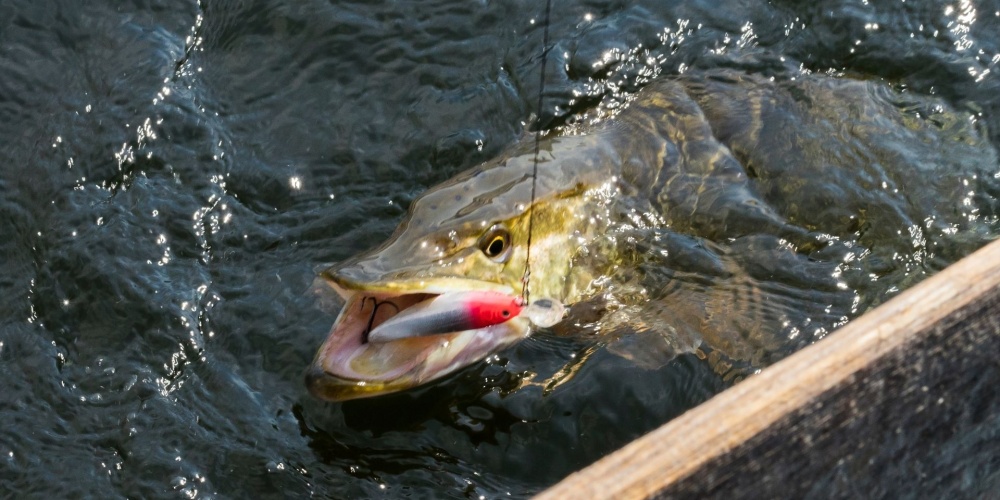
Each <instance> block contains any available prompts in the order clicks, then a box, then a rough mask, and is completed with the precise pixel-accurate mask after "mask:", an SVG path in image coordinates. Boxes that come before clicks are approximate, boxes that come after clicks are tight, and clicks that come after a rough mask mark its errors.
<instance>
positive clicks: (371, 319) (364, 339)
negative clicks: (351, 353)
mask: <svg viewBox="0 0 1000 500" xmlns="http://www.w3.org/2000/svg"><path fill="white" fill-rule="evenodd" d="M368 299H372V315H371V316H370V317H369V318H368V326H366V327H365V331H364V333H362V334H361V343H362V344H367V343H368V334H370V333H371V332H372V325H373V324H375V313H377V312H378V308H379V307H382V306H384V305H386V304H389V305H390V306H392V308H393V309H395V310H396V314H399V306H397V305H396V303H395V302H390V301H389V300H383V301H382V302H379V301H378V300H377V299H376V298H375V297H365V298H364V300H362V301H361V310H362V311H364V310H365V302H368Z"/></svg>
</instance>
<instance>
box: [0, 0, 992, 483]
mask: <svg viewBox="0 0 1000 500" xmlns="http://www.w3.org/2000/svg"><path fill="white" fill-rule="evenodd" d="M542 12H543V6H542V5H541V4H540V3H539V2H533V1H532V2H528V1H521V2H494V3H488V2H466V1H456V0H451V1H444V0H433V1H427V0H413V1H408V2H407V1H403V2H381V3H363V2H357V3H341V2H335V3H325V2H311V1H284V2H266V1H264V2H257V3H254V4H251V3H250V2H236V1H230V2H217V3H204V4H199V3H196V2H155V1H145V2H142V1H140V2H132V3H127V4H126V3H121V2H90V3H88V4H87V5H85V6H84V5H76V4H74V3H71V2H16V1H10V0H7V1H2V2H0V159H2V163H0V193H2V194H0V235H2V236H3V238H2V239H0V256H2V258H0V290H2V291H3V293H2V295H0V318H3V319H2V320H0V379H2V380H3V390H2V391H0V412H2V413H0V414H2V415H3V418H4V422H3V424H4V425H3V426H0V494H4V495H15V494H16V495H18V496H25V495H30V496H35V497H42V496H57V497H74V496H80V495H89V496H96V497H112V496H130V497H176V496H187V497H195V496H197V497H202V496H226V497H247V496H255V497H259V496H265V497H266V496H291V497H304V496H307V495H315V496H320V497H334V498H343V497H356V496H379V495H385V496H390V497H406V496H410V497H421V498H422V497H427V496H440V497H462V496H468V497H478V496H485V497H491V498H492V497H507V496H508V494H509V495H510V496H513V497H521V496H525V495H528V494H530V493H532V492H536V491H539V490H540V489H542V488H544V487H545V486H547V485H549V484H552V483H553V482H555V481H557V480H559V479H561V478H562V477H564V476H565V475H567V474H568V473H569V472H571V471H573V470H576V469H578V468H580V467H582V466H585V465H586V464H588V463H590V462H592V461H594V460H596V459H597V458H599V457H600V456H603V455H604V454H606V453H608V452H610V451H612V450H614V449H617V448H618V447H620V446H621V445H623V444H625V443H627V442H628V441H630V440H631V439H634V438H635V437H638V436H639V435H641V434H643V433H644V432H645V431H648V430H649V429H652V428H654V427H656V426H657V425H659V424H661V423H663V422H665V421H667V420H669V419H670V418H672V417H674V416H676V415H678V414H680V413H682V412H683V411H684V410H685V409H687V408H690V407H692V406H694V405H696V404H697V403H699V402H701V401H703V400H705V399H706V398H708V397H710V396H711V395H712V394H714V393H716V392H718V391H719V390H722V389H723V388H724V387H725V382H723V381H722V380H720V379H719V377H717V376H716V375H714V374H713V373H712V372H711V370H710V369H709V368H708V367H707V366H706V364H705V363H703V362H701V361H699V360H697V359H696V358H694V357H693V356H682V357H680V358H678V359H677V360H675V361H673V362H671V363H669V364H667V365H665V366H662V367H659V368H656V369H652V370H651V369H648V368H643V367H641V366H637V365H635V364H633V363H630V362H628V361H626V360H624V359H622V358H621V357H619V356H616V355H614V354H611V353H609V352H607V351H605V350H596V351H593V352H591V351H589V350H588V349H587V345H586V344H581V343H580V342H578V341H575V340H572V339H570V338H563V337H559V336H554V335H546V336H541V337H538V338H533V339H530V340H529V341H527V342H524V343H522V344H520V345H519V346H517V347H515V348H513V349H511V350H510V351H508V352H505V353H502V355H501V356H500V357H498V358H496V359H493V360H491V362H489V363H481V364H479V365H476V366H474V367H471V368H469V369H467V370H465V371H463V372H461V373H459V374H457V375H455V376H453V377H450V378H448V379H446V380H444V381H442V382H440V383H436V384H432V385H431V386H429V387H426V388H423V389H419V390H416V391H413V392H409V393H405V394H400V395H395V396H389V397H386V398H380V399H375V400H369V401H356V402H350V403H346V404H328V403H323V402H320V401H317V400H315V399H313V398H311V397H310V396H309V395H308V393H307V392H306V390H305V387H304V385H303V383H302V373H303V370H304V368H305V367H306V366H307V365H308V363H309V362H310V361H311V359H312V356H313V354H314V352H315V349H316V348H317V346H318V345H319V344H320V343H321V342H322V339H323V338H324V336H325V334H326V332H327V330H328V328H329V326H330V324H331V323H332V321H333V317H334V314H335V313H336V304H335V303H333V304H328V302H329V301H330V300H329V297H326V296H323V295H319V296H317V295H316V294H314V293H312V292H311V291H310V287H311V284H312V281H313V278H314V276H315V269H316V268H317V267H318V266H319V265H321V264H324V263H329V262H335V261H338V260H341V259H344V258H347V257H349V256H351V255H353V254H355V253H357V252H359V251H361V250H364V249H366V248H368V247H370V246H372V245H374V244H376V243H378V242H380V241H382V240H383V239H384V238H385V237H386V236H388V234H389V233H390V232H391V230H392V228H393V227H394V226H395V225H396V223H397V222H398V221H399V219H400V218H401V216H402V214H403V213H404V210H405V207H406V206H407V204H408V203H409V202H410V201H411V200H412V199H413V198H414V197H415V196H416V195H417V194H419V193H420V192H421V191H423V190H424V189H426V188H427V187H428V186H430V185H433V184H435V183H437V182H439V181H442V180H444V179H446V178H448V177H450V176H452V175H453V174H455V173H456V172H459V171H461V170H462V169H464V168H466V167H468V166H470V165H473V164H475V163H477V162H479V161H483V160H485V159H487V158H490V157H492V156H494V155H496V154H497V153H498V152H499V151H500V150H502V149H503V148H504V147H505V146H506V145H509V144H510V143H512V142H514V141H515V140H517V139H518V138H519V137H521V135H522V134H523V133H524V132H525V129H526V124H530V123H532V122H533V120H534V116H535V115H540V117H541V122H542V124H543V126H545V127H549V126H557V125H560V124H562V123H564V122H566V121H567V120H569V119H570V118H571V117H572V116H573V113H575V112H579V111H581V110H584V109H587V108H589V107H591V106H593V105H594V104H597V103H598V102H601V101H602V100H604V99H605V98H606V96H610V98H611V99H613V98H615V96H617V95H619V94H620V93H621V92H629V91H633V90H635V89H637V88H638V87H640V86H641V84H642V82H644V81H646V80H649V79H652V78H655V77H657V76H662V75H671V74H676V73H678V72H691V71H698V70H703V69H707V68H713V67H734V66H736V67H742V68H749V69H753V70H755V71H758V72H761V73H764V74H767V72H769V71H776V68H779V67H785V66H788V65H791V66H793V67H794V66H801V67H802V68H803V69H807V70H811V71H815V72H828V71H829V72H833V73H836V74H846V75H850V76H853V77H858V78H884V79H888V80H890V81H892V82H894V83H895V84H897V85H900V86H905V87H906V88H907V89H909V90H910V91H913V92H919V93H922V94H934V95H936V96H939V97H941V98H943V99H944V100H945V101H947V102H949V103H951V104H952V105H954V106H956V107H960V108H963V109H973V110H975V111H976V112H978V113H981V116H980V119H981V120H982V121H983V122H984V123H985V125H986V127H987V129H988V131H989V134H990V139H991V141H992V142H993V144H994V145H995V146H996V145H998V144H1000V79H998V78H997V77H998V75H997V71H998V68H997V65H998V62H1000V36H998V35H997V34H998V33H1000V2H995V1H993V2H987V1H982V2H969V1H957V2H955V3H951V4H942V3H939V2H932V1H926V0H925V1H914V0H908V1H906V2H903V1H901V0H900V1H893V2H879V3H878V5H875V4H869V3H868V2H865V1H847V0H842V1H825V2H764V1H749V0H748V1H743V2H736V1H723V2H697V1H693V2H692V1H689V2H654V1H648V2H613V1H603V2H583V1H579V2H576V1H572V2H571V1H555V2H554V5H553V11H552V23H551V27H550V34H551V40H552V43H553V46H554V48H553V50H552V52H551V57H550V58H549V59H548V64H549V67H548V70H547V80H546V83H545V90H544V102H543V107H542V110H541V112H539V110H538V109H536V102H537V96H538V92H539V82H538V69H539V61H540V55H539V49H540V47H541V39H542V30H541V19H542ZM587 356H589V360H588V361H587V362H586V363H582V364H573V363H572V362H571V361H572V360H573V359H580V358H583V357H587ZM567 363H569V366H570V369H571V370H577V371H576V373H575V376H574V377H573V378H572V380H570V381H569V382H566V383H565V384H563V385H561V386H559V387H557V388H555V390H553V391H551V392H550V393H546V391H545V388H544V387H543V383H544V382H545V381H547V380H549V379H551V378H552V376H553V375H558V374H557V372H558V371H559V370H560V369H562V368H563V367H564V366H566V365H567ZM529 372H531V373H535V374H536V376H534V377H532V376H531V375H530V373H529ZM557 378H558V377H557Z"/></svg>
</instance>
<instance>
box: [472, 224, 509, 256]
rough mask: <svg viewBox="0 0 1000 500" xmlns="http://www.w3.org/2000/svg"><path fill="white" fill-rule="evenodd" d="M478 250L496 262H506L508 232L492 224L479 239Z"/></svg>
mask: <svg viewBox="0 0 1000 500" xmlns="http://www.w3.org/2000/svg"><path fill="white" fill-rule="evenodd" d="M479 249H480V250H482V251H483V253H484V254H486V256H487V257H489V258H490V259H493V260H494V261H496V262H507V259H508V258H510V231H508V230H507V228H506V227H504V226H502V225H500V224H494V225H493V227H491V228H490V229H489V230H488V231H486V233H485V234H483V236H482V237H481V238H480V239H479Z"/></svg>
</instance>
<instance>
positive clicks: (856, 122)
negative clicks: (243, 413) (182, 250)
mask: <svg viewBox="0 0 1000 500" xmlns="http://www.w3.org/2000/svg"><path fill="white" fill-rule="evenodd" d="M623 108H624V109H623V110H622V111H620V112H619V113H617V115H616V116H614V117H613V118H609V119H604V120H600V121H595V123H590V124H586V125H581V126H578V127H576V128H575V129H573V130H571V131H569V132H564V133H561V134H551V135H549V136H546V137H545V138H544V139H543V140H542V141H541V143H540V153H539V157H538V160H537V167H536V165H535V154H534V148H535V143H534V140H533V139H527V140H525V141H523V142H521V143H519V144H517V145H515V146H513V147H511V148H510V149H509V150H508V151H507V152H506V153H505V154H503V155H501V156H500V157H499V158H497V159H494V160H492V161H488V162H486V163H484V164H482V165H479V166H477V167H474V168H472V169H471V170H468V171H466V172H464V173H462V174H460V175H458V176H457V177H455V178H453V179H451V180H448V181H446V182H444V183H443V184H440V185H438V186H436V187H434V188H432V189H430V190H429V191H427V192H426V193H425V194H423V195H422V196H420V197H419V198H418V199H416V200H415V201H414V202H413V203H412V205H411V206H410V208H409V212H408V214H407V215H406V217H405V219H404V220H403V221H402V223H401V224H400V225H399V227H398V229H397V230H396V232H395V233H394V234H393V235H392V236H391V237H390V238H389V239H388V241H386V242H385V243H384V244H382V245H381V246H379V247H378V248H375V249H373V250H370V251H368V252H366V253H363V254H361V255H358V256H356V257H354V258H351V259H350V260H348V261H346V262H343V263H341V264H338V265H335V266H333V267H330V268H329V269H327V270H325V271H323V272H322V273H321V276H322V278H323V279H325V281H326V282H327V283H329V285H330V286H331V287H332V288H333V289H334V290H335V291H336V292H337V293H338V294H339V295H340V296H341V297H342V298H343V299H344V301H345V302H346V304H345V305H344V307H343V310H342V312H341V313H340V315H339V317H338V318H337V319H336V322H335V324H334V325H333V328H332V330H331V332H330V333H329V336H328V338H327V340H326V341H325V342H324V343H323V345H322V347H320V349H319V352H318V353H317V355H316V358H315V361H314V363H313V364H312V366H311V367H310V368H309V370H308V373H307V376H306V381H307V385H308V387H309V389H310V391H311V392H312V393H313V394H314V395H315V396H317V397H320V398H323V399H327V400H333V401H342V400H347V399H353V398H360V397H367V396H375V395H379V394H385V393H389V392H394V391H400V390H404V389H408V388H411V387H414V386H417V385H420V384H424V383H426V382H429V381H432V380H435V379H439V378H441V377H443V376H445V375H447V374H449V373H453V372H455V371H456V370H458V369H460V368H462V367H465V366H468V365H470V364H472V363H475V362H477V361H480V360H482V359H483V358H485V357H486V356H488V355H490V354H491V353H495V352H497V351H499V350H502V349H504V348H506V347H509V346H511V345H512V344H514V343H516V342H519V341H521V340H522V339H524V338H526V337H527V336H528V335H529V333H530V331H531V329H532V328H531V324H530V322H529V321H528V319H527V318H526V317H524V315H519V316H516V317H513V318H512V319H509V320H506V321H503V322H495V323H490V324H488V325H486V326H482V327H474V328H468V329H462V330H459V331H439V329H438V330H435V329H434V328H435V325H432V324H429V323H427V322H426V321H424V322H422V323H421V322H418V321H416V320H418V319H419V320H421V321H423V320H424V318H419V317H417V316H416V314H417V313H414V314H413V315H411V316H412V318H413V319H412V320H411V319H410V318H408V317H404V318H403V319H401V320H398V321H397V322H396V323H389V322H391V321H392V319H393V318H394V317H395V316H397V315H400V314H404V312H405V311H407V309H408V308H410V307H414V306H415V305H417V304H425V303H427V304H429V303H430V302H431V300H430V299H435V298H436V297H439V296H444V295H445V294H453V293H456V292H472V291H485V292H491V293H494V294H498V296H504V297H515V298H516V297H518V296H520V295H521V292H522V285H523V282H522V277H523V276H524V275H525V267H526V265H529V266H530V274H529V278H528V281H527V286H528V293H529V296H530V297H548V298H551V299H553V300H555V301H558V302H561V303H563V304H567V305H573V304H580V303H587V301H594V300H596V298H600V299H601V300H603V301H605V302H611V303H613V305H614V306H613V307H612V306H605V307H602V308H600V310H601V311H611V312H612V313H613V312H614V311H618V310H622V311H630V312H629V314H627V315H625V316H620V317H619V318H618V320H619V321H618V323H615V324H616V325H619V326H618V327H615V328H611V327H609V328H607V329H605V330H615V331H618V332H621V331H626V330H628V329H629V328H631V330H633V331H652V332H654V333H655V335H656V336H657V338H659V339H660V340H661V341H664V342H667V343H668V344H670V345H672V346H674V347H675V350H676V351H677V352H682V351H684V350H693V349H703V350H705V351H706V352H707V351H714V352H717V353H719V354H720V355H722V356H724V357H725V358H727V359H737V360H745V361H747V362H748V363H752V364H753V365H754V366H763V365H766V364H768V363H770V362H773V361H774V360H775V359H776V358H778V357H780V356H783V355H786V354H787V353H788V352H789V351H790V350H792V349H794V348H796V347H798V346H801V345H802V344H803V343H808V342H811V341H814V340H815V339H817V338H820V337H822V336H823V335H825V334H826V333H828V332H829V331H832V330H833V329H835V328H836V327H838V326H840V325H842V324H844V323H845V322H846V321H848V320H849V319H850V318H852V317H855V316H857V315H859V314H861V313H863V312H864V311H865V310H866V309H869V308H871V307H873V306H874V305H876V304H877V303H879V302H881V301H884V300H885V298H887V296H888V295H891V294H892V293H896V292H897V291H898V290H899V289H901V288H904V287H906V286H908V285H909V284H911V283H912V282H913V281H915V280H916V279H919V278H920V277H922V276H923V275H925V274H927V273H929V272H933V271H934V270H936V269H939V268H941V267H944V266H945V265H947V264H948V263H950V262H952V261H954V260H957V258H959V257H961V256H962V255H963V254H965V253H968V252H970V251H972V250H973V249H975V248H976V247H978V246H979V245H981V244H983V243H985V242H986V241H987V240H988V239H990V238H992V236H991V235H992V234H993V233H994V231H995V229H996V226H997V213H998V211H1000V210H998V207H997V202H996V199H997V196H996V195H997V194H998V192H1000V191H998V190H997V189H996V182H997V181H996V177H997V175H998V174H997V171H998V163H997V156H996V153H995V151H994V149H993V147H992V146H991V145H990V143H989V142H988V141H987V140H986V139H984V133H983V131H982V130H981V128H982V125H981V124H980V123H979V122H978V120H977V119H976V116H975V114H973V113H968V112H963V111H955V110H954V109H953V108H952V107H951V106H949V105H947V104H946V103H944V102H943V101H941V100H938V99H935V98H930V97H923V96H917V95H914V94H912V93H909V92H901V91H899V90H897V89H893V88H892V87H891V86H889V85H888V84H885V83H881V82H875V81H858V80H851V79H845V78H833V77H828V76H819V75H797V76H796V77H794V78H783V79H782V78H765V77H762V76H757V75H752V74H746V73H741V72H738V71H730V70H724V71H714V72H708V73H703V74H697V75H684V76H678V77H674V78H670V79H663V80H659V81H657V82H654V83H652V84H650V85H648V86H647V87H646V88H644V89H643V90H641V91H640V92H639V93H638V94H637V95H636V96H635V97H634V98H633V99H632V100H631V101H630V102H628V103H627V105H625V106H623ZM536 168H537V174H535V173H534V172H535V170H536ZM532 193H534V196H532ZM529 228H531V235H530V241H531V245H530V257H529V247H528V244H527V242H528V241H529ZM529 258H530V262H528V259H529ZM449 296H450V295H449ZM456 296H461V295H456ZM435 304H436V305H435V306H434V307H436V308H437V309H435V311H438V310H440V309H441V308H442V307H444V308H445V309H447V307H448V306H447V301H445V300H441V301H437V302H436V303H435ZM442 304H444V305H442ZM421 307H423V306H421ZM611 315H613V314H611ZM622 318H624V321H621V320H622ZM573 321H574V318H573V315H572V314H571V316H570V318H569V319H568V320H567V324H569V323H572V322H573ZM600 321H608V320H607V317H605V319H601V320H599V322H600ZM382 324H386V328H382V329H379V327H380V325H382ZM397 324H398V325H400V326H399V328H403V329H404V330H405V328H407V327H406V324H413V325H416V324H420V325H422V326H421V327H420V328H421V329H424V328H426V332H425V331H424V330H419V331H395V332H389V331H387V330H392V329H393V328H395V325H397ZM460 324H464V323H460ZM609 324H610V323H609ZM621 325H625V326H621ZM629 325H631V326H629ZM455 328H459V327H455ZM461 328H465V327H461ZM445 330H447V328H445ZM373 331H375V333H376V337H377V338H378V339H379V341H369V339H368V335H369V334H370V333H371V332H373ZM425 333H426V334H425Z"/></svg>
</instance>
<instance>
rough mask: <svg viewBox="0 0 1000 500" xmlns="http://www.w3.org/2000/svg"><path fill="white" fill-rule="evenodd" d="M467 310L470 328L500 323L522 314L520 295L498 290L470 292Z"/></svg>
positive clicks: (467, 294)
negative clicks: (512, 295) (515, 295)
mask: <svg viewBox="0 0 1000 500" xmlns="http://www.w3.org/2000/svg"><path fill="white" fill-rule="evenodd" d="M465 295H466V296H467V297H466V304H465V311H466V314H467V315H468V321H469V326H470V327H471V328H470V329H476V328H486V327H487V326H492V325H498V324H500V323H503V322H505V321H508V320H510V319H512V318H515V317H517V315H519V314H521V309H523V307H524V306H522V305H521V298H520V297H511V296H510V295H506V294H503V293H498V292H468V293H466V294H465Z"/></svg>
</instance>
